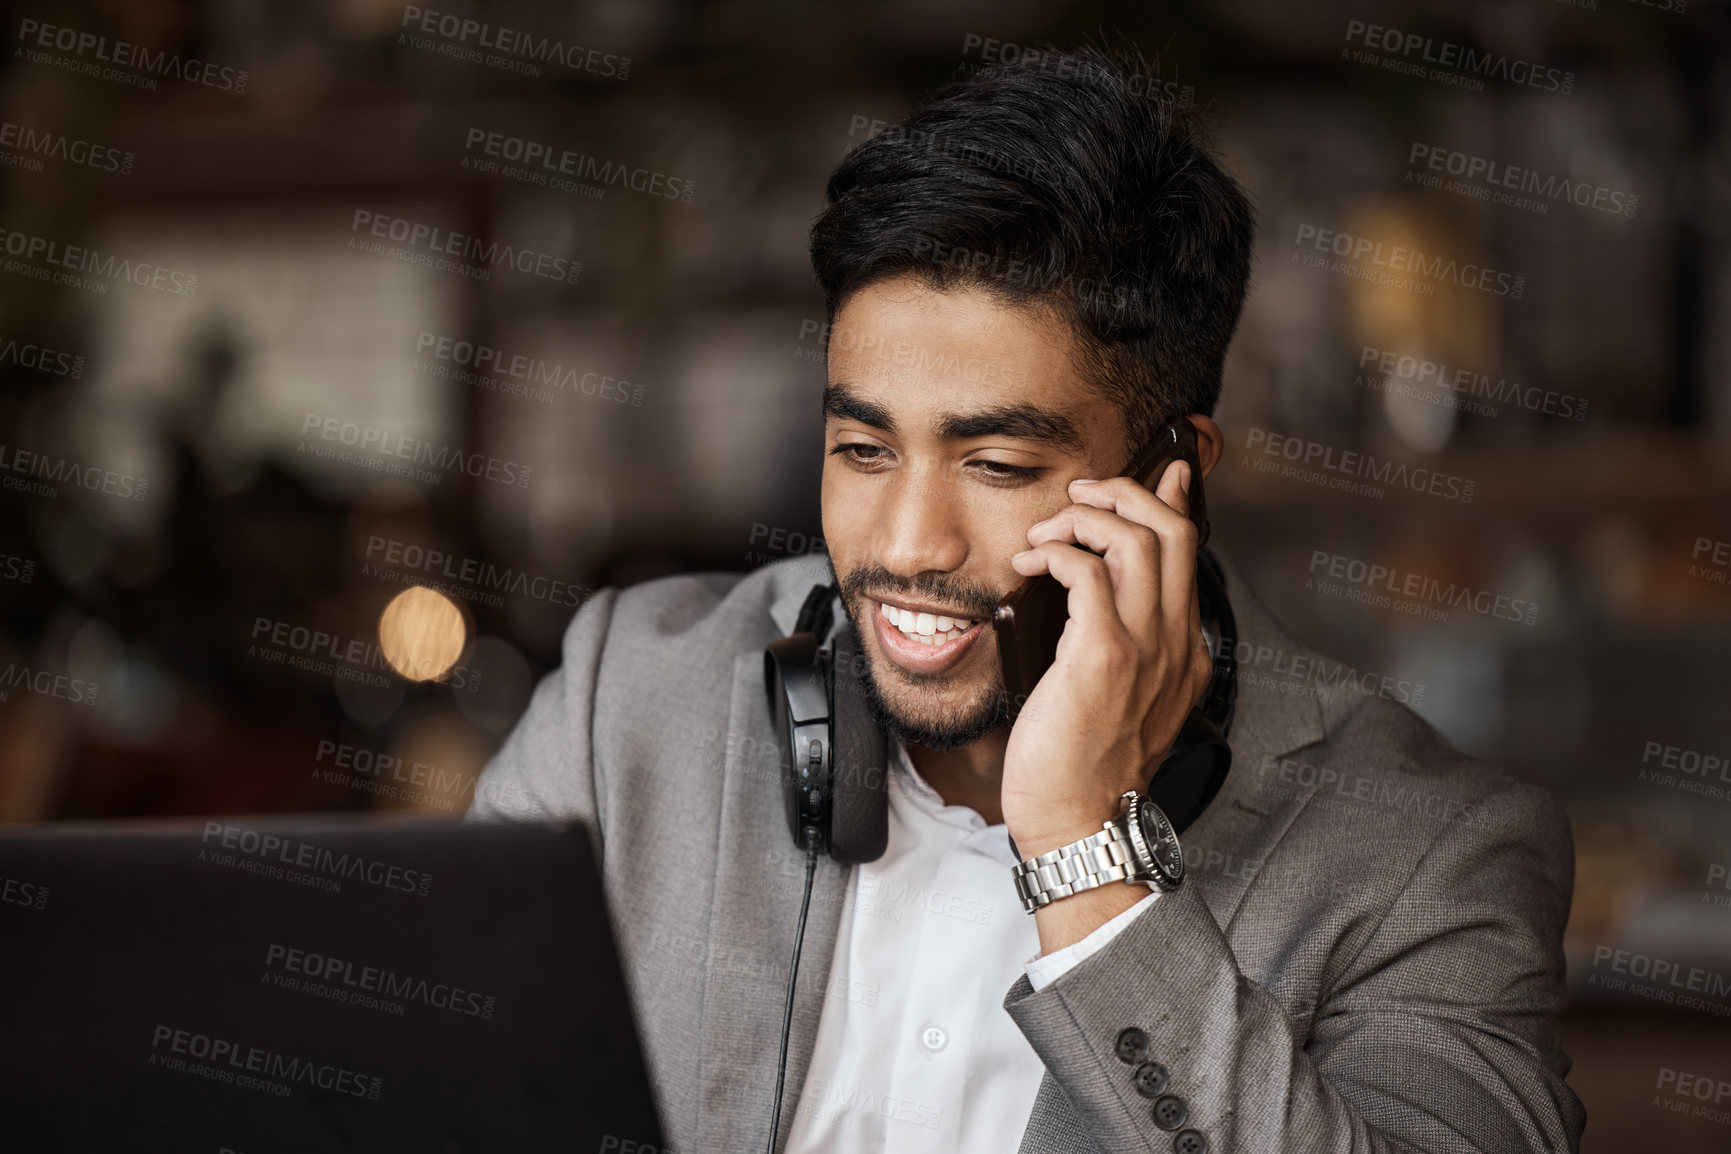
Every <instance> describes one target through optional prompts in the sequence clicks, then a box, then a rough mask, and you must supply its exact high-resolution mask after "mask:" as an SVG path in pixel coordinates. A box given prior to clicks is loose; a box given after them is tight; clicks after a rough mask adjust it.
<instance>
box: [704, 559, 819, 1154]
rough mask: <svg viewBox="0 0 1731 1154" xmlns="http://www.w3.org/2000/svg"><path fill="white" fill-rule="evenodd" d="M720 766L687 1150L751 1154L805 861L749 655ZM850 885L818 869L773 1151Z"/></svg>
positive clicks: (759, 665) (775, 1047) (770, 1070)
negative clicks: (693, 1142) (692, 1126)
mask: <svg viewBox="0 0 1731 1154" xmlns="http://www.w3.org/2000/svg"><path fill="white" fill-rule="evenodd" d="M799 593H800V595H801V596H803V594H804V588H801V589H800V590H799ZM784 631H785V630H784ZM725 765H726V770H725V778H724V780H723V782H722V790H721V812H720V813H719V814H717V815H716V828H717V830H718V831H719V832H718V844H717V846H716V853H715V863H716V870H715V877H714V890H713V897H712V900H711V905H710V921H709V934H708V943H709V948H708V954H707V960H706V964H705V969H704V979H703V1004H702V1032H701V1035H700V1037H701V1039H702V1041H701V1049H702V1053H701V1055H700V1059H699V1065H698V1078H699V1079H700V1085H701V1090H700V1094H699V1104H698V1117H697V1134H698V1139H697V1148H698V1149H700V1150H753V1149H758V1150H761V1149H762V1148H763V1146H764V1143H765V1139H766V1138H767V1137H768V1134H769V1116H770V1110H771V1106H772V1103H773V1100H774V1096H775V1069H776V1058H777V1055H778V1053H779V1049H780V1045H781V1022H782V1012H783V1004H784V1003H783V1000H784V998H785V996H786V992H787V975H788V965H789V962H790V960H791V957H792V953H793V943H794V933H795V929H796V927H797V925H798V921H799V905H800V896H801V894H802V892H803V890H804V885H805V857H804V855H803V854H801V853H800V852H799V851H798V850H797V849H796V848H795V847H794V844H793V839H792V837H791V835H790V834H789V832H788V828H787V817H786V813H785V810H784V802H783V793H782V784H781V782H782V774H783V772H784V771H783V770H782V768H781V766H780V752H779V749H778V747H777V745H776V740H775V735H774V734H773V733H772V732H771V729H770V724H769V718H768V713H767V710H766V707H765V703H764V688H763V659H762V656H761V654H760V653H759V652H757V651H755V650H753V651H751V652H748V653H744V654H741V655H740V656H739V657H738V658H737V659H736V660H735V661H734V668H733V691H732V701H731V704H730V706H729V710H728V723H727V745H726V761H725ZM699 824H701V823H699ZM850 876H851V871H850V870H848V869H846V868H844V867H843V866H840V865H838V864H837V863H836V862H834V861H833V860H831V859H830V858H829V857H827V856H825V857H820V858H819V859H818V864H817V871H816V876H815V877H814V879H813V882H812V894H811V909H810V913H809V914H808V915H807V920H806V927H805V941H804V945H803V947H802V950H801V953H800V964H799V978H798V988H797V990H796V992H795V995H794V1009H793V1022H792V1029H791V1033H790V1035H789V1041H788V1055H787V1079H786V1083H785V1089H784V1091H783V1096H782V1106H781V1126H780V1133H779V1136H778V1138H777V1146H778V1148H779V1146H780V1144H781V1143H782V1142H784V1141H785V1140H786V1135H787V1133H788V1128H789V1126H790V1125H791V1124H792V1121H793V1114H794V1108H795V1106H796V1104H797V1103H798V1101H799V1094H800V1089H801V1087H802V1086H803V1085H804V1082H805V1073H806V1069H807V1067H808V1066H809V1064H810V1062H811V1053H812V1048H813V1045H814V1043H815V1042H816V1038H817V1027H818V1020H819V1017H820V1015H821V1014H822V1011H823V992H824V990H825V989H826V988H827V986H828V983H829V967H830V960H831V957H832V956H833V954H834V952H835V941H836V934H837V931H838V929H839V926H840V923H841V908H842V902H843V899H844V897H845V896H846V892H847V882H848V879H849V877H850Z"/></svg>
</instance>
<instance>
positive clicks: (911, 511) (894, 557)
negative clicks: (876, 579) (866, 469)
mask: <svg viewBox="0 0 1731 1154" xmlns="http://www.w3.org/2000/svg"><path fill="white" fill-rule="evenodd" d="M889 485H890V494H889V500H888V501H886V502H885V503H884V504H883V506H882V508H881V510H880V512H881V515H880V517H879V520H878V523H877V527H876V530H875V532H874V533H873V536H872V547H873V552H874V553H875V554H876V557H877V562H878V564H880V565H882V566H883V567H884V568H886V569H888V570H889V571H890V572H892V573H894V574H896V575H897V576H900V577H913V576H915V575H917V574H920V573H925V572H930V571H934V570H935V571H937V572H940V573H950V572H954V571H955V570H957V569H960V568H961V567H962V563H963V562H964V561H966V560H967V557H968V539H967V534H966V532H965V531H964V528H965V526H964V519H963V517H962V515H961V514H962V510H961V509H960V508H959V507H958V504H959V502H958V501H957V500H956V496H957V494H956V486H955V485H953V484H946V483H945V481H944V479H943V477H942V475H941V474H939V473H937V472H935V471H931V470H927V471H923V472H915V471H912V470H904V471H902V472H901V473H899V474H898V475H897V476H895V477H894V478H893V479H891V480H890V481H889Z"/></svg>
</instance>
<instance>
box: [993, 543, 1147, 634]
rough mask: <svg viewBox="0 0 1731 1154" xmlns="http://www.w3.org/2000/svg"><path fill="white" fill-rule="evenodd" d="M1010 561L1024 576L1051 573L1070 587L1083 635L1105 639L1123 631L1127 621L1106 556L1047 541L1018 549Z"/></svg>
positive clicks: (1072, 607) (1073, 610)
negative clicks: (1121, 613)
mask: <svg viewBox="0 0 1731 1154" xmlns="http://www.w3.org/2000/svg"><path fill="white" fill-rule="evenodd" d="M1010 564H1011V565H1012V566H1013V567H1014V568H1015V570H1016V572H1018V573H1020V574H1022V575H1023V576H1024V577H1032V576H1034V575H1035V574H1037V573H1050V574H1051V575H1052V577H1053V578H1054V579H1055V580H1056V581H1057V582H1058V584H1060V585H1062V586H1063V587H1064V588H1066V589H1068V590H1069V591H1070V596H1069V599H1068V603H1067V605H1068V609H1069V613H1070V620H1072V621H1074V622H1075V623H1076V625H1077V626H1078V627H1079V629H1080V630H1081V632H1082V633H1083V634H1084V635H1086V634H1089V633H1093V634H1095V635H1096V636H1098V637H1099V638H1101V639H1102V640H1103V639H1105V638H1107V637H1119V636H1122V635H1123V634H1124V632H1125V630H1124V622H1123V621H1122V620H1121V619H1120V618H1119V616H1118V607H1117V604H1116V603H1115V602H1114V601H1113V599H1112V578H1111V575H1110V574H1109V573H1108V572H1107V571H1106V561H1105V559H1104V558H1102V557H1096V556H1094V555H1093V554H1092V553H1085V552H1083V551H1082V550H1080V549H1078V548H1076V547H1075V546H1074V545H1065V544H1062V543H1060V542H1057V541H1047V542H1044V543H1042V544H1040V545H1036V546H1034V547H1033V548H1032V549H1029V550H1028V551H1027V552H1025V553H1017V554H1016V555H1015V556H1014V557H1012V558H1010Z"/></svg>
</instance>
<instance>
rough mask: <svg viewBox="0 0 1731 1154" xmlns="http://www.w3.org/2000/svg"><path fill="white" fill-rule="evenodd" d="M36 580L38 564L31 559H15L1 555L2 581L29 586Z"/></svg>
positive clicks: (8, 554) (0, 577)
mask: <svg viewBox="0 0 1731 1154" xmlns="http://www.w3.org/2000/svg"><path fill="white" fill-rule="evenodd" d="M35 579H36V562H35V560H34V559H32V558H30V557H14V556H13V555H12V554H10V553H0V581H16V582H18V584H20V585H28V584H30V583H31V582H32V581H34V580H35Z"/></svg>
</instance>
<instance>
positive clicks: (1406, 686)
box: [1202, 633, 1425, 706]
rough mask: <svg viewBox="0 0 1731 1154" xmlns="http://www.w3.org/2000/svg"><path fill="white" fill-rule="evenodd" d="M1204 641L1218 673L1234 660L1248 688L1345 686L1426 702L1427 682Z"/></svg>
mask: <svg viewBox="0 0 1731 1154" xmlns="http://www.w3.org/2000/svg"><path fill="white" fill-rule="evenodd" d="M1202 637H1203V641H1204V643H1205V644H1206V646H1207V649H1208V653H1209V655H1210V656H1211V657H1212V658H1213V659H1214V667H1215V669H1217V670H1221V671H1224V670H1225V668H1226V659H1227V657H1228V656H1230V657H1231V658H1232V664H1233V667H1234V669H1235V671H1236V676H1237V678H1238V680H1239V682H1240V683H1241V684H1244V685H1254V686H1257V687H1260V688H1267V689H1271V690H1273V691H1275V692H1277V693H1287V694H1292V695H1297V694H1305V693H1310V692H1312V686H1322V687H1325V688H1326V687H1335V686H1341V687H1345V688H1347V689H1349V690H1351V691H1352V692H1354V693H1362V694H1364V695H1365V696H1366V697H1381V698H1384V699H1385V700H1389V701H1398V702H1400V703H1401V704H1403V705H1413V706H1417V705H1419V704H1421V703H1423V701H1424V694H1425V687H1424V683H1423V682H1419V681H1408V680H1406V679H1405V678H1401V677H1393V676H1390V675H1388V674H1385V673H1369V672H1362V671H1360V670H1358V669H1355V668H1353V667H1352V666H1350V665H1348V664H1347V663H1346V662H1344V661H1331V660H1329V659H1328V658H1326V657H1321V656H1318V655H1317V654H1315V653H1288V652H1287V651H1286V650H1285V649H1284V648H1281V647H1279V646H1273V645H1253V644H1251V643H1250V642H1248V641H1243V640H1239V641H1235V642H1233V644H1232V647H1231V650H1230V653H1229V652H1228V650H1227V647H1226V646H1225V645H1224V644H1223V643H1222V641H1221V640H1220V639H1219V638H1217V637H1214V636H1211V635H1210V634H1207V633H1204V634H1203V635H1202Z"/></svg>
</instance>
